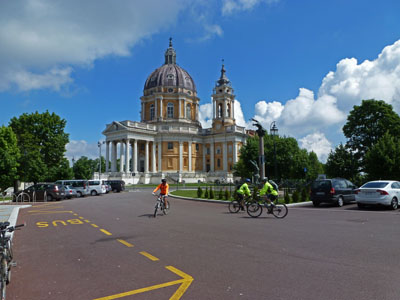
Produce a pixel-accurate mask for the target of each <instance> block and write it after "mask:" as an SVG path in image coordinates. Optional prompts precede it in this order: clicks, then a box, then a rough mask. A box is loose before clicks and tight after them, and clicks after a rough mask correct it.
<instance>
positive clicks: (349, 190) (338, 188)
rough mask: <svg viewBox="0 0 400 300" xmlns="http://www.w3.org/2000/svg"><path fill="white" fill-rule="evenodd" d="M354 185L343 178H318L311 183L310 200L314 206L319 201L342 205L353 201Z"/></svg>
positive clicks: (317, 204)
mask: <svg viewBox="0 0 400 300" xmlns="http://www.w3.org/2000/svg"><path fill="white" fill-rule="evenodd" d="M355 194H356V186H355V185H354V184H353V183H351V182H350V181H348V180H347V179H343V178H333V179H318V180H314V181H313V182H312V184H311V195H310V198H311V201H312V203H313V204H314V206H315V207H317V206H319V204H320V203H332V204H336V205H337V206H343V204H345V203H349V202H352V201H355V200H356V199H355Z"/></svg>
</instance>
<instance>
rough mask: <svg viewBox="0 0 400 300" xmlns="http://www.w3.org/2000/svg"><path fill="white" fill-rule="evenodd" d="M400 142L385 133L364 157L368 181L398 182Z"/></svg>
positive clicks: (399, 175) (399, 174) (399, 176)
mask: <svg viewBox="0 0 400 300" xmlns="http://www.w3.org/2000/svg"><path fill="white" fill-rule="evenodd" d="M399 165H400V141H399V139H398V138H396V137H393V136H391V135H390V134H389V133H386V134H385V135H384V136H383V137H382V138H381V139H380V140H379V141H378V142H377V143H376V144H375V145H374V146H373V147H372V148H371V150H369V151H368V153H367V155H366V157H365V171H366V172H367V173H368V178H369V179H370V180H376V179H394V180H400V168H399Z"/></svg>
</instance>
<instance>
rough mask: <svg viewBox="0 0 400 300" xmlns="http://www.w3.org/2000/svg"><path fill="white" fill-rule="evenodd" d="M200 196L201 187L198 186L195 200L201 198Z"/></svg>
mask: <svg viewBox="0 0 400 300" xmlns="http://www.w3.org/2000/svg"><path fill="white" fill-rule="evenodd" d="M202 195H203V190H202V189H201V186H199V187H198V188H197V198H201V196H202Z"/></svg>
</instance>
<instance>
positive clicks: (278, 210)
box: [272, 203, 288, 219]
mask: <svg viewBox="0 0 400 300" xmlns="http://www.w3.org/2000/svg"><path fill="white" fill-rule="evenodd" d="M272 214H273V215H274V217H275V218H278V219H282V218H284V217H286V215H287V214H288V208H287V206H286V204H285V203H277V204H275V205H274V206H273V207H272Z"/></svg>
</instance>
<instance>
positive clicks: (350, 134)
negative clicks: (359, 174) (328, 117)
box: [343, 99, 400, 168]
mask: <svg viewBox="0 0 400 300" xmlns="http://www.w3.org/2000/svg"><path fill="white" fill-rule="evenodd" d="M386 131H388V132H389V134H391V135H393V136H399V135H400V117H399V115H398V114H397V113H395V112H394V111H393V107H392V106H391V105H390V104H388V103H386V102H384V101H382V100H374V99H371V100H363V101H362V103H361V105H360V106H357V105H355V106H354V107H353V110H352V111H350V113H349V115H348V117H347V122H346V124H345V125H344V126H343V133H344V135H345V136H346V138H348V142H347V146H348V147H349V148H350V149H351V150H352V151H353V153H354V155H355V157H356V158H357V160H360V161H361V167H362V168H363V159H364V157H365V154H366V153H367V152H368V150H369V149H371V148H372V146H373V145H375V144H376V143H377V142H378V140H379V139H380V138H381V137H383V135H384V134H385V133H386Z"/></svg>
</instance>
